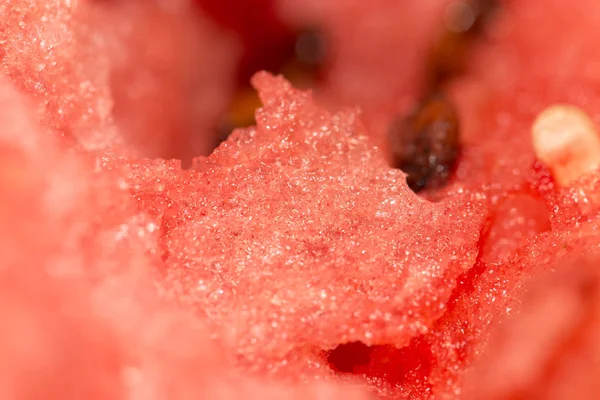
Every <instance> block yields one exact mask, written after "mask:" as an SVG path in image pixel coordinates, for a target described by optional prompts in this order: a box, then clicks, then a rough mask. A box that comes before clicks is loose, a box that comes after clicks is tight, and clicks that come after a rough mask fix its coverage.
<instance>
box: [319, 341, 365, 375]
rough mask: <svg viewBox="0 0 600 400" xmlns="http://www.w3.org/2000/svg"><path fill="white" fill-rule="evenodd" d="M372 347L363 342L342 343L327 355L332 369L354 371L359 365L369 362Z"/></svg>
mask: <svg viewBox="0 0 600 400" xmlns="http://www.w3.org/2000/svg"><path fill="white" fill-rule="evenodd" d="M370 355H371V347H369V346H367V345H366V344H364V343H362V342H351V343H344V344H340V345H339V346H338V347H336V348H335V349H333V350H331V352H329V354H328V355H327V361H328V362H329V365H330V367H331V369H333V370H334V371H336V372H349V373H352V372H354V370H355V369H356V368H357V367H359V366H363V365H366V364H368V363H369V360H370Z"/></svg>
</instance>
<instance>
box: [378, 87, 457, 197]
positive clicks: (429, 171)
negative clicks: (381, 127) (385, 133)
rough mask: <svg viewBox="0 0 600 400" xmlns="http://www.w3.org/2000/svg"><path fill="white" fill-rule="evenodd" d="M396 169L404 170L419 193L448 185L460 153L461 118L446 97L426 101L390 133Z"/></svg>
mask: <svg viewBox="0 0 600 400" xmlns="http://www.w3.org/2000/svg"><path fill="white" fill-rule="evenodd" d="M389 135H390V136H389V140H390V147H391V150H392V154H393V158H394V167H396V168H399V169H401V170H402V171H404V172H405V173H406V174H407V175H408V177H407V183H408V186H409V187H410V188H411V189H412V190H413V191H414V192H415V193H416V192H419V191H421V190H423V189H426V188H427V189H431V188H438V187H441V186H444V185H445V184H446V183H447V182H448V180H449V178H450V173H451V172H452V169H453V167H454V165H455V164H456V160H457V158H458V155H459V152H460V138H459V122H458V115H457V113H456V110H455V108H454V106H453V105H452V103H450V101H449V100H448V99H447V98H446V97H445V96H444V95H442V94H435V95H433V96H430V97H428V98H427V99H425V100H424V101H423V102H422V103H421V104H420V105H419V106H418V108H417V109H416V110H415V111H414V112H413V113H412V114H411V115H410V116H408V117H407V118H404V119H399V120H397V121H396V122H395V123H394V124H393V125H392V128H391V130H390V132H389Z"/></svg>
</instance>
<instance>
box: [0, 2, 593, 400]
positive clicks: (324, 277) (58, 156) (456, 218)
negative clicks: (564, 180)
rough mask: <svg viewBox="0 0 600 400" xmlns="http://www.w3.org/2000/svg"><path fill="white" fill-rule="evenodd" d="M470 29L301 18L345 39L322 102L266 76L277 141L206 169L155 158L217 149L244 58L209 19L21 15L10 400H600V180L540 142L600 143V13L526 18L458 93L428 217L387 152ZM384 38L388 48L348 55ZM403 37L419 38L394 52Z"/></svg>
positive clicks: (149, 13) (517, 18) (106, 8)
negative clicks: (552, 128) (575, 113)
mask: <svg viewBox="0 0 600 400" xmlns="http://www.w3.org/2000/svg"><path fill="white" fill-rule="evenodd" d="M415 3H417V2H415ZM340 4H341V3H340ZM394 4H396V2H394ZM445 5H446V3H445V2H443V1H427V2H419V5H416V4H415V5H409V6H407V7H408V8H407V10H408V11H407V12H406V13H404V14H403V13H401V10H400V8H399V6H398V5H394V6H393V7H391V5H390V4H387V5H386V4H383V3H382V4H377V3H375V2H371V3H366V2H356V4H354V5H353V6H352V7H348V10H349V11H345V10H343V9H340V8H339V7H338V5H337V2H330V3H319V4H316V3H315V4H314V5H311V6H310V7H307V8H306V9H305V10H302V11H303V13H299V12H298V13H296V14H294V15H295V18H299V19H302V18H317V19H320V21H322V23H323V24H324V25H325V26H326V27H327V29H329V30H330V32H332V35H333V37H334V38H336V37H337V38H338V39H337V40H338V42H336V41H335V40H334V41H333V45H334V46H335V48H334V49H337V50H338V52H335V53H334V54H336V57H337V58H336V59H334V60H333V63H334V64H333V65H334V67H333V68H332V69H331V71H330V73H329V76H328V77H327V78H326V79H325V81H324V83H323V84H322V86H319V87H317V90H316V95H315V96H316V98H317V99H318V101H315V99H314V98H313V95H312V94H311V93H309V92H304V91H299V90H296V89H294V88H293V87H292V86H291V85H290V84H289V83H288V82H287V81H286V80H285V79H283V78H281V77H276V76H273V75H270V74H267V73H259V74H257V75H255V76H254V78H253V80H252V83H253V85H254V86H255V88H256V89H257V90H258V91H259V94H260V97H261V101H262V104H263V106H262V108H261V109H260V110H258V111H257V114H256V120H257V125H256V127H252V128H248V129H242V130H237V131H235V132H234V133H233V135H232V136H231V137H230V138H229V139H228V140H227V141H226V142H224V143H223V144H221V145H220V146H219V147H218V148H217V149H216V150H215V151H214V152H213V153H212V154H211V155H210V156H208V157H199V158H196V159H194V161H193V163H192V166H191V168H187V169H183V168H182V167H181V161H179V160H165V159H160V158H147V157H155V156H163V157H177V158H183V159H185V158H186V157H190V155H191V154H199V153H202V152H203V151H204V152H206V151H207V149H208V147H209V145H208V143H209V142H210V134H209V133H208V131H209V130H210V127H211V126H212V125H213V124H214V121H216V119H217V118H218V116H219V114H220V113H221V112H222V111H223V109H224V107H225V104H226V101H227V97H228V95H229V93H230V91H231V90H232V88H233V85H234V83H233V81H234V79H235V70H234V69H235V67H234V63H235V60H236V57H238V54H239V53H238V49H237V47H236V44H235V42H232V39H231V37H230V36H229V35H228V34H226V33H224V32H222V31H220V30H219V28H218V27H217V26H216V25H215V24H214V23H213V22H211V21H208V20H207V19H206V17H203V16H202V14H198V15H197V14H194V13H193V12H191V10H193V9H192V8H190V7H191V6H190V4H188V3H187V2H185V1H178V2H174V3H173V5H172V7H168V8H165V7H166V6H165V5H164V3H162V2H158V1H157V2H141V1H139V2H138V1H135V0H132V1H127V2H119V3H114V2H100V1H79V2H73V1H66V0H63V1H51V2H48V1H42V0H37V1H20V0H14V1H13V0H11V1H9V2H8V4H7V5H5V6H2V7H0V10H2V16H3V18H2V19H1V20H0V21H2V22H0V24H1V25H0V26H1V27H2V29H0V45H1V46H2V47H1V48H2V52H1V53H0V55H1V57H2V67H3V71H4V74H3V77H2V79H0V102H1V103H2V104H1V106H2V107H0V126H2V130H1V131H0V152H1V153H2V157H1V158H0V187H1V189H2V193H3V199H2V206H3V207H1V208H0V217H1V218H2V222H3V223H2V225H1V226H2V228H0V237H1V240H0V246H2V255H3V256H2V264H1V265H2V273H1V275H0V287H1V289H2V290H1V291H0V293H1V295H0V296H2V300H3V301H2V306H1V307H0V320H1V321H2V323H3V326H5V327H6V329H4V330H3V331H2V333H1V334H0V335H1V339H2V340H1V341H0V346H2V354H4V355H5V356H4V357H3V358H2V361H0V370H1V371H0V372H2V373H1V374H0V376H2V378H0V396H1V397H2V398H14V399H33V398H42V397H43V398H50V399H53V398H56V399H58V398H61V399H62V398H82V397H90V398H97V399H109V398H110V399H115V398H117V399H118V398H128V397H129V398H130V397H134V396H136V397H139V398H144V399H153V398H156V399H164V398H173V399H178V398H181V399H188V398H223V399H236V398H254V397H256V398H290V399H294V398H298V399H300V398H309V399H310V398H314V399H317V398H319V399H325V398H332V399H334V398H336V399H337V398H350V399H368V398H408V399H429V398H467V399H470V398H473V399H476V398H507V397H514V398H556V399H560V398H567V397H568V396H569V394H570V393H572V390H574V388H576V389H577V394H578V397H577V398H583V399H585V398H594V397H593V395H594V394H595V393H596V392H597V391H596V386H595V385H596V384H595V382H596V380H595V378H594V377H595V376H597V374H596V371H597V365H596V364H594V361H595V360H594V354H595V353H594V351H595V349H596V347H598V341H597V339H596V337H597V336H598V335H597V334H596V333H597V332H596V329H597V326H596V325H597V317H598V316H597V310H596V305H597V304H598V295H597V288H596V281H597V280H598V277H597V273H596V271H595V265H596V263H597V260H598V253H597V249H598V246H599V244H600V240H599V237H598V234H597V232H598V217H597V215H598V208H597V206H598V201H597V199H596V197H595V195H594V194H595V193H597V189H598V182H599V181H598V179H599V175H598V173H597V172H591V173H589V174H587V175H585V176H582V177H581V178H580V179H578V180H576V181H575V182H573V183H572V184H570V185H569V186H564V185H561V184H559V183H557V182H556V181H555V180H554V178H553V176H552V173H551V169H549V168H548V166H546V165H543V164H542V163H541V162H539V161H536V153H535V151H534V148H533V146H532V145H531V132H530V131H531V125H532V123H533V121H534V119H535V117H536V115H537V114H538V113H539V112H540V111H542V110H543V109H544V108H546V107H547V106H549V105H551V104H553V103H556V102H566V103H569V104H574V105H577V106H579V107H581V108H582V109H584V110H586V111H587V112H588V113H589V114H590V115H591V116H592V118H593V119H595V120H596V119H597V116H595V115H594V114H592V111H593V110H594V106H595V105H597V104H598V100H597V99H598V97H597V96H596V95H595V92H594V88H595V86H594V77H595V75H594V73H595V72H594V71H595V67H594V66H595V65H596V61H595V60H594V58H593V57H594V51H592V50H593V49H594V47H595V45H596V40H597V39H596V38H597V37H598V36H597V35H596V34H595V33H594V31H593V30H592V29H593V28H592V27H593V26H594V25H596V23H597V21H596V19H597V18H598V17H597V15H598V13H593V12H591V10H595V9H596V8H597V7H598V6H597V5H596V4H595V3H593V2H591V1H584V2H579V3H576V4H575V3H573V4H568V5H567V4H565V2H564V1H559V0H552V1H546V2H542V1H541V0H540V1H533V0H528V1H524V2H514V3H513V2H508V1H507V2H505V4H504V13H503V14H502V15H501V16H500V17H499V19H498V21H497V23H496V25H495V27H494V30H493V31H492V32H491V33H490V34H489V36H488V37H486V39H485V40H486V42H485V45H484V44H481V45H480V47H479V48H478V49H477V50H476V52H475V54H474V58H473V63H472V65H471V67H470V70H469V72H468V74H466V75H465V76H464V77H462V78H460V79H459V80H458V81H456V82H455V83H454V84H453V86H452V90H451V94H452V95H453V96H454V98H455V99H456V102H457V105H458V108H459V111H460V113H461V116H462V120H464V121H465V126H464V130H463V141H464V143H463V149H462V153H463V154H462V157H461V159H460V162H459V165H458V167H457V171H456V173H455V176H454V178H453V181H452V182H451V183H450V185H449V186H448V187H446V188H444V189H442V190H440V191H438V192H434V193H425V194H424V196H418V195H416V194H414V193H413V192H412V191H410V189H409V188H408V186H407V185H406V179H405V175H404V174H403V173H402V172H401V171H399V170H394V169H392V168H390V167H389V166H388V164H387V155H386V149H385V146H383V144H384V141H383V139H382V138H383V135H384V134H385V129H384V127H385V126H386V125H387V124H389V121H390V120H391V118H392V117H393V116H394V115H395V113H397V112H398V111H400V110H403V109H405V108H406V107H407V105H409V104H410V103H411V102H412V101H413V100H414V98H415V96H416V94H417V93H418V88H417V87H414V86H411V85H412V83H411V82H414V81H411V79H412V78H411V77H414V76H416V75H417V74H418V72H419V68H420V66H419V65H418V59H419V57H418V56H417V55H418V54H419V51H420V50H419V49H422V48H424V47H425V43H426V42H427V40H428V39H427V38H430V37H432V36H433V35H434V34H435V29H434V27H435V26H436V23H435V21H436V20H439V19H440V18H441V17H442V14H443V10H444V6H445ZM567 6H568V7H567ZM279 7H280V11H282V12H285V10H288V11H287V12H288V13H287V14H285V15H287V16H288V18H291V17H290V15H292V14H293V13H291V12H290V11H289V10H297V9H298V7H297V5H295V4H294V2H292V1H287V2H285V3H284V2H281V3H280V4H279ZM390 7H391V8H390ZM344 12H346V13H348V14H347V15H346V16H345V17H344V18H342V17H339V16H340V15H341V14H343V13H344ZM595 15H596V16H595ZM335 16H338V17H339V18H337V19H336V18H334V17H335ZM358 16H362V17H361V18H363V19H361V20H360V21H361V25H359V27H360V29H364V32H368V35H366V36H365V37H361V40H363V39H364V40H367V39H368V40H370V41H372V42H373V43H380V44H381V46H382V47H381V48H368V46H367V45H364V44H360V45H359V43H358V42H354V43H353V46H351V45H350V44H348V43H352V42H351V41H349V42H348V43H343V41H342V40H341V38H342V35H343V32H344V30H347V29H348V26H350V25H352V24H354V23H355V21H356V18H358ZM416 16H422V18H419V19H420V21H422V25H421V26H420V27H416V28H415V30H414V31H412V30H409V29H408V27H409V26H410V24H409V21H411V20H414V19H415V18H416ZM384 17H385V18H389V19H386V20H387V21H388V22H387V23H383V22H381V18H384ZM394 18H395V19H396V20H402V21H407V25H405V27H403V28H402V29H407V32H408V31H410V32H412V33H411V34H413V35H414V37H413V36H410V40H406V41H404V42H402V41H400V42H397V41H396V40H395V39H394V40H391V39H390V42H379V41H378V40H377V37H378V36H377V35H385V34H386V32H387V33H393V35H395V36H392V37H394V38H397V37H398V36H402V32H400V30H397V29H396V28H397V24H393V23H392V21H393V19H394ZM536 18H537V19H536ZM102 21H112V22H114V23H115V27H116V28H115V29H109V28H107V26H108V25H107V24H106V23H104V24H103V23H101V22H102ZM149 21H151V22H149ZM365 21H366V22H365ZM369 21H380V23H378V24H374V23H373V22H371V23H369ZM534 21H539V22H538V23H539V29H538V30H536V33H535V34H534V35H529V32H530V27H531V24H532V23H534ZM558 23H561V24H566V26H569V27H572V28H571V30H569V29H567V30H565V32H566V34H565V35H566V36H565V37H566V38H567V39H568V40H569V41H570V42H569V43H572V45H570V47H567V46H564V47H561V46H558V45H557V46H556V47H554V46H549V44H548V43H549V39H548V38H551V37H555V36H557V33H556V32H555V30H554V29H553V26H556V24H558ZM413 24H414V22H413ZM596 26H597V25H596ZM175 27H177V29H175ZM194 32H196V33H194ZM154 33H156V37H155V38H154V40H152V38H153V36H150V37H149V35H150V34H154ZM335 35H337V36H335ZM369 35H370V36H369ZM523 38H525V39H523ZM567 39H565V40H567ZM561 40H562V39H561ZM392 42H393V43H392ZM411 42H414V43H413V44H414V46H415V47H410V46H411ZM174 43H177V44H178V46H180V47H179V48H177V49H176V50H177V51H175V48H176V46H174V45H173V44H174ZM336 43H337V44H336ZM369 43H370V42H369ZM390 43H392V44H393V45H394V46H395V45H398V46H399V47H398V51H401V50H402V49H403V48H404V47H403V46H405V48H406V49H410V50H407V51H411V52H413V53H410V55H409V56H407V58H406V60H405V64H403V65H402V68H400V69H399V70H398V76H395V77H394V78H388V76H389V75H390V74H389V73H387V72H386V73H383V72H382V71H383V70H384V69H385V71H392V70H395V69H397V68H396V67H397V66H398V64H397V61H393V62H392V61H390V60H389V59H388V58H387V57H394V54H393V52H392V53H390V52H389V51H386V49H387V48H388V46H390V45H391V44H390ZM397 43H400V44H397ZM517 43H518V45H517ZM557 43H558V42H557ZM344 46H345V47H344ZM565 48H566V49H568V50H569V51H567V50H565ZM185 49H190V50H189V51H187V50H185ZM373 51H377V54H379V56H380V57H381V59H374V58H373V57H371V55H372V54H371V53H370V52H373ZM194 52H197V53H194ZM206 54H211V57H206ZM208 58H210V60H206V61H205V60H204V59H208ZM529 60H533V65H534V67H535V68H525V67H524V65H528V64H527V62H528V61H529ZM195 65H198V66H199V67H200V66H201V69H195V68H193V67H194V66H195ZM490 65H492V66H493V68H490ZM343 68H347V69H346V70H342V69H343ZM388 79H391V80H390V81H389V82H391V83H390V84H389V85H388V86H386V82H388ZM135 87H137V88H138V89H140V90H142V89H143V94H142V95H140V94H139V93H137V94H136V92H135V91H132V90H133V88H135ZM364 87H368V88H370V89H371V90H370V91H363V90H360V88H364ZM515 94H516V95H515ZM515 96H517V97H515ZM515 98H516V99H517V101H515ZM321 104H326V105H327V108H324V107H323V106H322V105H321ZM347 106H350V108H347ZM356 106H360V107H361V109H362V111H359V110H358V109H357V108H356ZM156 107H158V108H160V109H161V111H156V110H157V108H156ZM332 108H334V109H335V110H336V111H331V109H332ZM376 144H382V146H380V147H377V146H376ZM203 146H204V147H203ZM203 149H204V150H203ZM507 149H510V150H511V151H514V153H509V152H508V151H507ZM554 270H556V271H557V272H556V273H554V272H553V271H554ZM555 293H560V294H562V295H561V296H562V297H561V299H564V301H560V302H557V299H556V297H555V296H554V294H555ZM504 320H506V322H505V323H504V324H499V323H500V321H504ZM498 327H499V328H498ZM536 329H539V330H540V331H539V332H537V331H536ZM496 367H497V369H496ZM517 372H519V374H517ZM515 376H516V377H517V378H519V379H515ZM67 379H68V380H67ZM32 380H35V381H36V382H38V383H39V384H36V385H30V384H27V383H28V382H31V381H32ZM550 383H551V384H550ZM571 396H572V394H571Z"/></svg>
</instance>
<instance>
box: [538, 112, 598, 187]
mask: <svg viewBox="0 0 600 400" xmlns="http://www.w3.org/2000/svg"><path fill="white" fill-rule="evenodd" d="M531 136H532V141H533V148H534V151H535V154H536V156H537V157H538V159H539V160H540V161H542V162H543V163H545V164H546V165H547V166H548V168H550V170H551V171H552V174H553V175H554V179H555V181H556V182H557V183H558V184H559V185H561V186H568V185H569V184H570V183H572V182H573V181H575V180H577V179H578V178H580V177H581V176H582V175H584V174H585V173H587V172H590V171H593V170H594V169H597V168H598V167H599V166H600V136H598V132H597V130H596V127H595V125H594V123H593V121H592V120H591V119H590V117H589V116H588V115H587V114H586V113H585V112H584V111H583V110H581V109H580V108H578V107H574V106H569V105H554V106H551V107H549V108H547V109H545V110H544V111H543V112H542V113H540V114H539V115H538V117H537V118H536V120H535V122H534V123H533V127H532V130H531Z"/></svg>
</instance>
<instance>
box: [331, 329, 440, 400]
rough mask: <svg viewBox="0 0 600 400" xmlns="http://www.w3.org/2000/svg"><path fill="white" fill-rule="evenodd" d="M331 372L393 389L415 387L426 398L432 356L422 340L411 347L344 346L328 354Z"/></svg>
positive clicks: (416, 340)
mask: <svg viewBox="0 0 600 400" xmlns="http://www.w3.org/2000/svg"><path fill="white" fill-rule="evenodd" d="M327 361H328V363H329V366H330V368H331V369H332V370H333V371H335V372H337V373H352V374H354V375H357V376H362V377H364V378H365V379H366V380H367V381H371V380H377V381H380V382H385V383H386V384H387V386H389V387H390V388H401V387H403V386H405V387H411V388H413V389H414V390H416V391H418V392H419V394H421V395H422V396H423V398H424V397H425V395H426V393H427V392H428V391H429V390H430V385H429V383H428V381H427V377H428V376H429V374H430V372H431V366H432V354H431V349H430V345H429V343H428V342H427V341H426V340H424V339H423V338H422V337H416V338H413V339H412V340H411V341H410V343H409V345H408V346H406V347H402V348H396V347H395V346H393V345H375V346H367V345H366V344H364V343H362V342H351V343H345V344H341V345H339V346H338V347H336V348H335V349H334V350H332V351H330V352H328V353H327Z"/></svg>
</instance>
